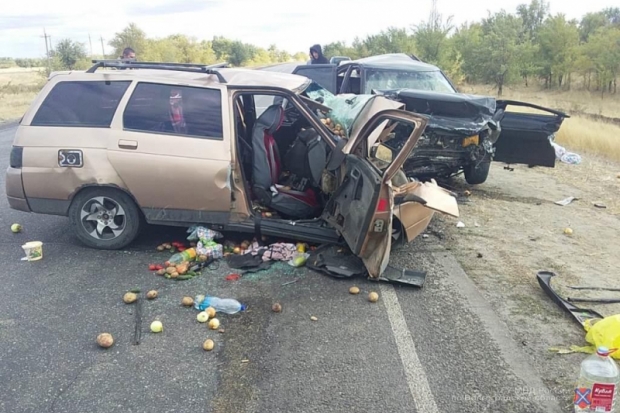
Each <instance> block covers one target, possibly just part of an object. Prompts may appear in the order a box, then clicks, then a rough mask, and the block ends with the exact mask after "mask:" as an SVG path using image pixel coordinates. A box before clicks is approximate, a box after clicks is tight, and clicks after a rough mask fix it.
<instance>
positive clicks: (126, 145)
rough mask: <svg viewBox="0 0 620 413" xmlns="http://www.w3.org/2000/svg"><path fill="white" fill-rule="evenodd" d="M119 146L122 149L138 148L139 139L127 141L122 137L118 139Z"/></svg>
mask: <svg viewBox="0 0 620 413" xmlns="http://www.w3.org/2000/svg"><path fill="white" fill-rule="evenodd" d="M118 147H119V148H121V149H138V141H126V140H124V139H120V140H119V141H118Z"/></svg>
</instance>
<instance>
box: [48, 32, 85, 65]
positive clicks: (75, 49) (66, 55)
mask: <svg viewBox="0 0 620 413" xmlns="http://www.w3.org/2000/svg"><path fill="white" fill-rule="evenodd" d="M55 55H56V56H57V58H58V60H59V62H60V64H61V65H62V68H63V69H69V70H73V69H77V68H78V67H77V63H78V62H80V61H81V60H84V59H86V49H85V48H84V45H83V44H82V43H79V42H74V41H73V40H71V39H62V40H61V41H59V42H58V43H57V44H56V49H55ZM81 63H82V64H81V65H80V66H81V67H80V68H83V66H84V65H83V62H81Z"/></svg>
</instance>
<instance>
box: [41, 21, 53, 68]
mask: <svg viewBox="0 0 620 413" xmlns="http://www.w3.org/2000/svg"><path fill="white" fill-rule="evenodd" d="M42 37H43V38H44V39H45V55H46V56H47V75H48V76H49V75H50V73H52V63H51V61H50V49H49V47H48V45H47V39H48V38H49V37H50V36H49V35H48V34H47V33H46V32H45V27H44V28H43V36H42Z"/></svg>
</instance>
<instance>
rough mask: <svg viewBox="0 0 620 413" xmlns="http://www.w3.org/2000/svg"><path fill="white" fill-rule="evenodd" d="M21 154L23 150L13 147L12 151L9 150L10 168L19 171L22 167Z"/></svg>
mask: <svg viewBox="0 0 620 413" xmlns="http://www.w3.org/2000/svg"><path fill="white" fill-rule="evenodd" d="M23 154H24V148H21V147H19V146H13V149H11V160H10V163H9V164H10V165H11V168H16V169H20V168H21V167H22V158H23Z"/></svg>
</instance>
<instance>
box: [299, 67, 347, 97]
mask: <svg viewBox="0 0 620 413" xmlns="http://www.w3.org/2000/svg"><path fill="white" fill-rule="evenodd" d="M337 69H338V66H336V65H334V64H321V65H301V66H297V67H296V68H295V70H293V74H294V75H299V76H305V77H307V78H308V79H312V80H313V81H315V82H316V83H318V84H319V85H321V86H323V87H324V88H325V89H327V90H329V91H330V92H331V93H333V94H334V95H335V94H337V93H338V90H337V88H336V70H337Z"/></svg>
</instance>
